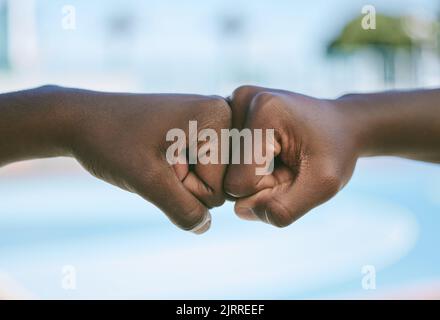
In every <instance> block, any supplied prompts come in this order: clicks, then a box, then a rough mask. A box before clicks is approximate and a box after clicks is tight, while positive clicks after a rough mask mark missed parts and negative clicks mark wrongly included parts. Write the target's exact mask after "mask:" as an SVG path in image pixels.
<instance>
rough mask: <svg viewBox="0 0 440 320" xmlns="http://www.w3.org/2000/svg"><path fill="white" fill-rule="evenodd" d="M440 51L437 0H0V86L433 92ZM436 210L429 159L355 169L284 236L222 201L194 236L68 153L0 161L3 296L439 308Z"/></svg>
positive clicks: (438, 198) (369, 162) (437, 179)
mask: <svg viewBox="0 0 440 320" xmlns="http://www.w3.org/2000/svg"><path fill="white" fill-rule="evenodd" d="M366 5H369V6H368V7H367V9H365V6H366ZM371 8H373V9H374V10H373V11H375V14H376V16H375V17H376V29H371V30H364V29H363V28H362V19H363V18H364V17H365V16H366V15H367V14H371V13H372V12H371ZM363 9H364V11H363ZM365 10H367V11H365ZM439 41H440V1H438V0H387V1H385V0H382V1H369V2H368V3H366V2H363V1H358V0H335V1H331V2H329V1H324V0H312V1H305V2H299V1H288V0H280V1H255V0H234V1H232V0H222V1H220V0H213V1H201V0H188V1H177V0H168V1H152V0H148V1H136V0H124V1H120V0H108V1H105V2H104V1H86V0H70V1H66V0H62V1H61V0H50V1H49V0H0V91H1V92H7V91H11V90H18V89H25V88H29V87H34V86H38V85H43V84H49V83H50V84H58V85H64V86H73V87H81V88H88V89H96V90H107V91H128V92H194V93H202V94H221V95H228V94H230V92H232V90H233V89H234V88H235V87H237V86H239V85H242V84H255V85H261V86H267V87H277V88H283V89H287V90H291V91H297V92H300V93H304V94H309V95H314V96H318V97H327V98H334V97H337V96H339V95H341V94H343V93H347V92H369V91H377V90H386V89H405V88H416V87H438V86H440V46H439ZM121 108H123V106H121ZM10 125H14V124H13V123H11V124H10ZM115 152H117V150H115ZM439 211H440V167H439V166H436V165H432V164H426V163H417V162H413V161H409V160H402V159H395V158H375V159H362V160H361V161H360V162H359V164H358V166H357V169H356V172H355V174H354V176H353V179H352V181H351V182H350V183H349V184H348V186H347V187H346V188H345V189H344V190H343V191H342V192H341V193H340V194H338V195H337V196H336V197H335V198H334V199H333V200H331V201H330V202H328V203H326V204H324V205H323V206H321V207H319V208H317V209H315V210H313V211H312V212H311V213H310V214H308V215H307V216H305V217H304V218H302V219H301V220H300V221H298V222H296V223H295V224H294V225H292V226H290V227H288V228H285V229H281V230H278V229H273V228H271V227H269V226H266V225H262V224H258V223H249V222H243V221H240V220H239V219H238V218H236V217H235V216H234V214H233V205H232V204H231V203H227V204H225V205H224V206H223V207H221V208H217V209H214V210H213V212H212V214H213V225H212V229H211V231H210V232H208V233H207V234H205V235H203V236H200V237H196V236H193V235H191V234H186V233H184V232H181V231H179V230H177V229H176V228H175V227H174V226H172V225H171V224H170V223H169V222H168V221H167V219H166V218H165V217H164V216H163V215H162V214H161V213H160V211H159V210H157V209H156V208H154V207H153V206H152V205H150V204H148V203H145V202H144V201H143V200H141V199H140V198H139V197H137V196H135V195H133V194H129V193H126V192H124V191H121V190H119V189H117V188H115V187H113V186H110V185H107V184H105V183H103V182H101V181H98V180H96V179H94V178H93V177H91V176H89V175H88V174H87V173H85V172H84V171H83V170H82V169H81V168H80V166H79V165H78V164H77V163H76V162H75V161H74V160H72V159H64V158H60V159H50V160H36V161H26V162H21V163H16V164H13V165H9V166H6V167H3V168H0V297H12V298H14V297H32V298H60V299H77V298H85V299H88V298H182V299H185V298H187V299H189V298H206V299H208V298H219V299H222V298H251V299H252V298H261V299H291V298H301V299H302V298H318V299H319V298H341V299H344V298H367V299H368V298H440V254H439V251H438V246H439V244H440V233H439V230H440V215H439Z"/></svg>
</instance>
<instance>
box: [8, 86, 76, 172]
mask: <svg viewBox="0 0 440 320" xmlns="http://www.w3.org/2000/svg"><path fill="white" fill-rule="evenodd" d="M65 101H66V100H65V95H64V89H63V88H61V87H56V86H43V87H39V88H35V89H30V90H24V91H19V92H13V93H8V94H4V95H1V98H0V112H1V118H0V133H1V136H0V165H3V164H7V163H11V162H14V161H20V160H27V159H34V158H45V157H56V156H68V155H70V145H71V137H72V133H73V127H74V121H73V118H74V117H73V113H74V110H73V109H71V108H70V107H68V104H67V103H65Z"/></svg>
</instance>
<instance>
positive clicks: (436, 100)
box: [336, 89, 440, 162]
mask: <svg viewBox="0 0 440 320" xmlns="http://www.w3.org/2000/svg"><path fill="white" fill-rule="evenodd" d="M336 104H337V105H339V106H341V111H342V113H344V114H345V116H344V117H345V119H346V121H347V122H350V124H351V131H352V132H350V133H348V134H352V135H353V136H354V137H355V139H356V140H357V143H358V146H359V155H360V156H377V155H392V156H400V157H406V158H411V159H416V160H422V161H430V162H440V90H439V89H435V90H416V91H408V92H397V91H391V92H385V93H377V94H354V95H346V96H343V97H341V98H339V99H337V100H336Z"/></svg>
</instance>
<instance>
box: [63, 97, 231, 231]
mask: <svg viewBox="0 0 440 320" xmlns="http://www.w3.org/2000/svg"><path fill="white" fill-rule="evenodd" d="M60 94H61V96H62V97H63V98H62V100H63V101H64V102H65V104H66V105H67V107H65V108H68V109H73V110H75V111H74V112H73V114H74V115H75V116H74V117H73V118H74V120H75V123H76V125H75V126H74V130H73V132H74V133H73V134H72V137H73V138H72V139H71V150H72V155H73V156H74V157H75V158H76V159H77V160H78V161H79V162H80V163H81V164H82V165H83V167H84V168H86V169H87V170H88V171H89V172H90V173H92V174H93V175H94V176H96V177H98V178H99V179H102V180H104V181H106V182H109V183H112V184H114V185H116V186H118V187H120V188H123V189H125V190H128V191H131V192H135V193H137V194H139V195H140V196H142V197H143V198H144V199H146V200H148V201H150V202H152V203H154V204H155V205H156V206H158V207H159V208H160V209H161V210H162V211H163V212H165V214H166V215H167V216H168V217H169V219H170V220H171V221H172V222H173V223H175V224H176V225H177V226H179V227H181V228H182V229H184V230H190V231H193V232H195V233H203V232H205V231H206V230H207V229H209V226H210V221H211V217H210V214H209V211H208V208H211V207H214V206H219V205H221V204H223V202H224V194H223V176H224V172H225V165H222V164H205V165H204V164H201V163H198V164H196V165H194V167H192V166H191V169H190V166H188V165H187V164H186V165H185V164H177V165H175V166H171V165H170V164H169V163H168V162H167V159H166V156H165V153H166V150H167V146H168V145H169V144H170V142H167V141H166V135H167V132H168V130H170V129H172V128H179V129H183V130H184V131H185V133H186V135H187V136H188V123H189V121H190V120H195V121H197V123H198V129H199V130H201V129H204V128H211V129H214V130H215V131H216V132H218V133H219V132H220V130H221V129H222V128H229V126H230V121H231V119H230V117H231V115H230V114H231V113H230V108H229V106H228V104H227V103H226V101H225V100H224V99H222V98H219V97H214V96H200V95H182V94H119V93H100V92H91V91H83V90H74V89H62V92H61V93H60Z"/></svg>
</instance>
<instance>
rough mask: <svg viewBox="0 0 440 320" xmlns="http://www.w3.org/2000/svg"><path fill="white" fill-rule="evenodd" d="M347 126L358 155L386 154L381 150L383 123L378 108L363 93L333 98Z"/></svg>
mask: <svg viewBox="0 0 440 320" xmlns="http://www.w3.org/2000/svg"><path fill="white" fill-rule="evenodd" d="M333 103H334V105H335V106H336V108H337V109H338V112H339V113H340V115H341V118H342V122H343V123H344V126H345V128H346V134H347V135H349V136H351V137H352V140H353V145H354V146H355V150H356V153H357V156H358V157H369V156H375V155H381V154H385V151H386V150H381V148H382V147H381V144H380V143H379V142H380V140H381V137H380V134H381V133H382V131H383V130H382V129H381V127H382V126H383V123H382V121H381V117H380V116H379V114H378V112H377V110H375V108H374V107H373V105H372V103H371V102H370V101H369V99H368V97H366V96H364V95H361V94H349V95H344V96H341V97H339V98H337V99H335V100H333Z"/></svg>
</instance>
